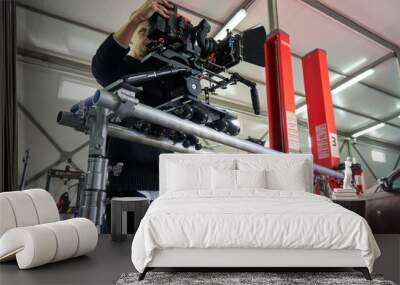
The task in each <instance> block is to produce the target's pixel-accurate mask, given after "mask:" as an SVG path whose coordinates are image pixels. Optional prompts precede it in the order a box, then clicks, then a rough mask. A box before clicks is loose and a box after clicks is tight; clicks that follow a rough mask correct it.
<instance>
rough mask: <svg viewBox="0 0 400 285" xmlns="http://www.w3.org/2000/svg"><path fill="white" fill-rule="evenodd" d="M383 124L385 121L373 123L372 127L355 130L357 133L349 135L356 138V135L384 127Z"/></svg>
mask: <svg viewBox="0 0 400 285" xmlns="http://www.w3.org/2000/svg"><path fill="white" fill-rule="evenodd" d="M385 125H386V124H385V123H380V124H377V125H375V126H372V127H370V128H368V129H365V130H362V131H359V132H357V133H355V134H353V135H351V136H352V137H353V138H357V137H359V136H362V135H364V134H366V133H369V132H372V131H375V130H377V129H380V128H382V127H384V126H385Z"/></svg>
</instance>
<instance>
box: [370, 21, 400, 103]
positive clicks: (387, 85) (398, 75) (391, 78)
mask: <svg viewBox="0 0 400 285" xmlns="http://www.w3.org/2000/svg"><path fill="white" fill-rule="evenodd" d="M399 30H400V21H399ZM374 70H375V72H374V74H373V75H372V76H369V77H367V78H365V79H364V80H363V81H364V82H366V83H370V84H372V85H374V86H376V87H379V88H381V89H383V90H387V91H389V92H391V93H394V94H397V95H399V96H400V72H399V62H398V60H397V58H392V59H390V60H388V61H385V62H384V63H382V64H380V65H378V66H377V67H375V68H374ZM399 100H400V99H399Z"/></svg>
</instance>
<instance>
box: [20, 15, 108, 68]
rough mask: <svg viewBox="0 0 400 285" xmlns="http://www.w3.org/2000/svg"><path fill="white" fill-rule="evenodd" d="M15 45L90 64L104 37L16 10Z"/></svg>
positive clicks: (100, 34)
mask: <svg viewBox="0 0 400 285" xmlns="http://www.w3.org/2000/svg"><path fill="white" fill-rule="evenodd" d="M17 17H18V24H17V44H18V47H23V48H27V49H32V50H46V51H50V52H53V53H59V54H62V55H64V56H69V57H71V58H76V59H79V60H84V61H90V60H91V59H92V57H93V55H94V54H95V52H96V50H97V48H98V47H99V45H100V44H101V42H102V41H104V39H105V38H106V35H104V34H102V33H98V32H94V31H90V30H87V29H85V28H82V27H78V26H75V25H71V24H67V23H65V22H62V21H59V20H56V19H53V18H50V17H47V16H43V15H39V14H37V13H34V12H31V11H28V10H25V9H23V8H18V9H17Z"/></svg>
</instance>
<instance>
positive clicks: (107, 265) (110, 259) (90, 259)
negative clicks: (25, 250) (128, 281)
mask: <svg viewBox="0 0 400 285" xmlns="http://www.w3.org/2000/svg"><path fill="white" fill-rule="evenodd" d="M132 239H133V236H130V237H128V239H127V240H126V241H124V242H121V243H115V242H112V241H111V236H109V235H101V236H100V237H99V243H98V245H97V248H96V250H95V251H93V252H92V253H90V254H89V255H87V256H80V257H77V258H74V259H69V260H65V261H61V262H57V263H52V264H48V265H44V266H41V267H37V268H33V269H28V270H19V269H18V266H17V263H16V262H15V261H13V262H8V263H2V264H1V265H0V284H1V285H11V284H12V285H16V284H33V285H36V284H115V283H116V282H117V280H118V278H119V277H120V276H121V274H122V273H125V272H132V271H134V270H135V269H134V267H133V265H132V262H131V257H130V255H131V244H132Z"/></svg>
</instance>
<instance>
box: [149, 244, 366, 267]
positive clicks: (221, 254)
mask: <svg viewBox="0 0 400 285" xmlns="http://www.w3.org/2000/svg"><path fill="white" fill-rule="evenodd" d="M365 266H366V265H365V262H364V260H363V259H362V258H361V252H360V251H359V250H329V249H230V248H227V249H211V248H210V249H193V248H186V249H183V248H171V249H163V250H155V252H154V256H153V259H152V260H151V262H150V263H149V264H148V265H147V267H365Z"/></svg>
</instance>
